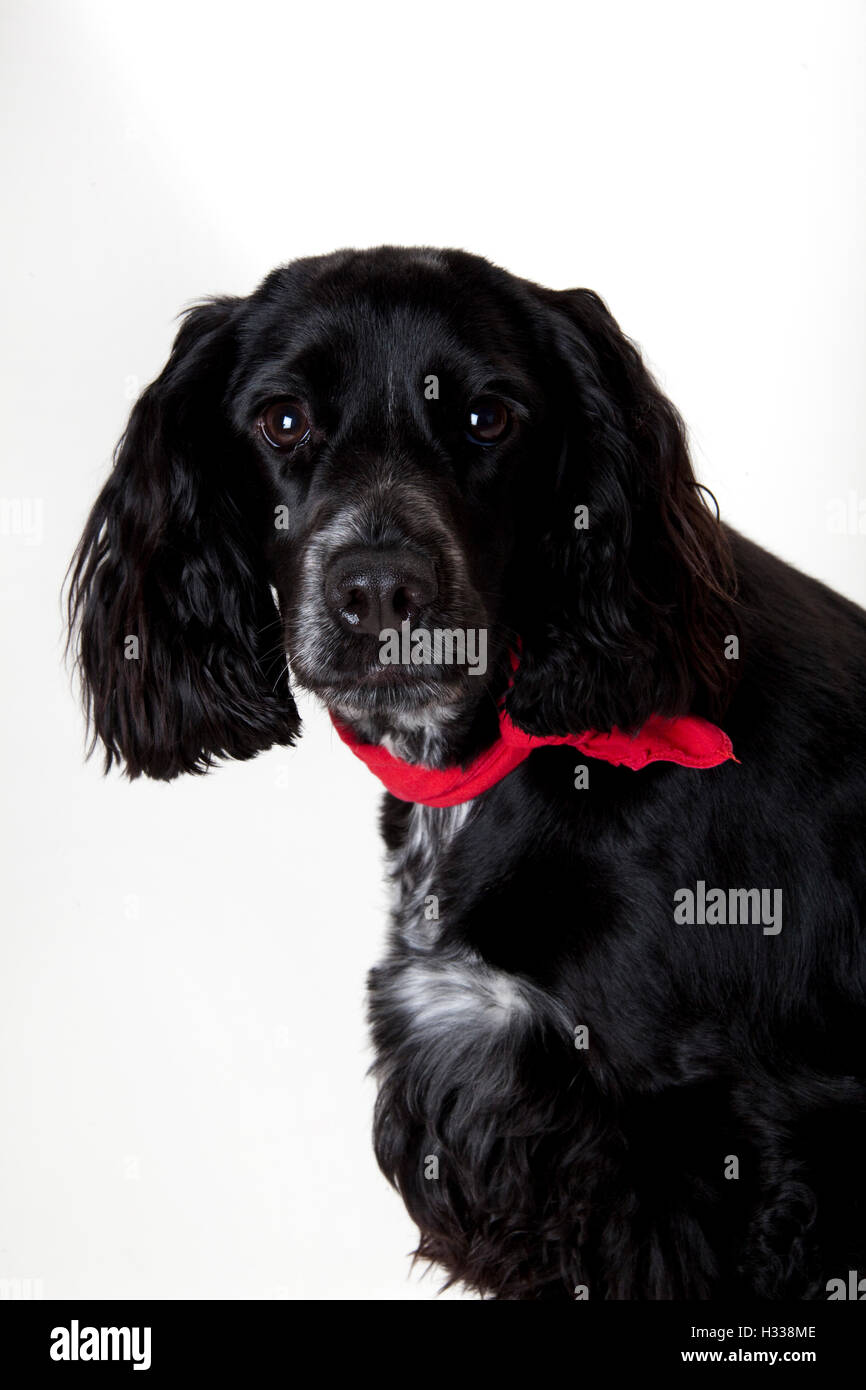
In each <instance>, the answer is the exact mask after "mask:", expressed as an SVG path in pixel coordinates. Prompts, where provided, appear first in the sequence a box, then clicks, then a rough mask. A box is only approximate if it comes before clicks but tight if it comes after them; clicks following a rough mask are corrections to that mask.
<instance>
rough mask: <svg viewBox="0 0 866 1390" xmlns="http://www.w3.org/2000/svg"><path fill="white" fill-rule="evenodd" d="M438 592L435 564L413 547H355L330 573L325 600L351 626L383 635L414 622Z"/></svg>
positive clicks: (341, 620)
mask: <svg viewBox="0 0 866 1390" xmlns="http://www.w3.org/2000/svg"><path fill="white" fill-rule="evenodd" d="M437 593H438V588H437V585H436V574H435V572H434V569H433V565H432V564H431V562H430V561H429V560H427V559H426V558H425V557H424V556H423V555H418V554H417V553H416V552H415V551H411V550H353V551H350V552H349V553H348V554H344V555H341V556H340V557H339V559H337V560H335V561H334V562H333V563H332V564H331V565H330V566H329V567H328V571H327V574H326V576H325V602H326V603H327V605H328V607H329V608H330V610H331V612H332V613H333V614H334V616H335V617H336V618H338V619H339V620H340V622H341V623H342V624H343V626H344V627H346V628H348V629H349V631H350V632H368V633H373V634H374V635H375V636H376V637H378V635H379V633H380V632H382V631H383V630H384V629H385V628H399V627H400V625H401V623H404V622H405V621H406V620H407V618H408V619H409V621H410V622H414V621H415V620H416V619H417V618H418V616H419V614H420V613H421V612H422V610H423V609H424V608H426V607H427V606H428V604H430V603H432V602H433V600H434V599H435V597H436V594H437Z"/></svg>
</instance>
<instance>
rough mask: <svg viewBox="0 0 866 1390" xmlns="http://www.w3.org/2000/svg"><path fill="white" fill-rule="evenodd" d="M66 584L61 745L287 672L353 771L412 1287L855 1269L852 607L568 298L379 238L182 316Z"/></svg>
mask: <svg viewBox="0 0 866 1390" xmlns="http://www.w3.org/2000/svg"><path fill="white" fill-rule="evenodd" d="M68 604H69V620H70V631H71V634H72V638H71V640H72V641H73V644H74V650H75V651H76V656H77V663H78V665H79V666H80V672H81V678H82V682H83V690H84V698H85V703H86V707H87V712H88V717H89V722H90V726H91V728H92V733H93V743H94V744H96V743H100V742H101V744H102V745H103V746H104V749H105V762H106V769H108V768H110V767H111V766H112V765H113V764H115V763H118V764H121V765H122V766H124V767H125V769H126V772H127V773H128V775H129V776H130V777H138V776H139V775H141V774H144V775H146V776H149V777H154V778H162V779H170V778H174V777H176V776H177V775H179V774H180V773H203V772H206V771H207V770H208V769H209V768H211V767H212V765H213V764H214V763H215V762H216V761H217V760H219V759H226V758H237V759H247V758H251V757H253V756H255V755H256V754H257V753H259V752H260V751H262V750H264V749H267V748H269V747H271V746H272V745H274V744H281V745H289V744H293V743H294V742H295V740H296V738H297V736H298V733H299V727H300V723H299V717H298V713H297V709H296V706H295V703H294V701H293V698H292V693H291V683H294V684H295V685H298V686H301V687H304V688H306V689H307V690H308V691H312V692H314V693H315V695H316V696H318V698H319V699H320V700H321V701H322V702H323V704H324V705H325V706H326V707H327V709H328V711H329V712H330V713H331V716H332V718H333V719H334V721H335V724H336V727H337V729H338V731H339V732H340V734H341V737H342V738H344V739H345V741H346V742H347V743H348V744H349V746H350V748H352V750H353V751H354V752H356V753H357V754H358V755H359V756H361V757H362V758H364V760H365V761H367V762H368V763H369V765H370V766H371V768H372V769H373V770H374V771H375V772H376V773H377V775H379V776H380V777H381V779H382V780H383V782H384V783H385V786H386V787H387V788H390V790H388V791H387V793H386V797H385V804H384V809H383V813H382V830H383V834H384V840H385V845H386V849H387V857H388V871H389V875H390V878H391V881H392V883H393V888H394V909H393V916H392V922H391V927H390V936H389V943H388V947H387V953H386V955H385V958H384V960H383V961H382V963H381V964H380V965H378V966H377V967H376V968H375V969H373V970H372V972H371V975H370V983H369V1008H370V1022H371V1031H372V1039H373V1045H374V1052H375V1061H374V1066H373V1069H374V1073H375V1076H376V1078H377V1081H378V1100H377V1104H376V1110H375V1121H374V1142H375V1150H376V1155H377V1158H378V1162H379V1164H380V1166H381V1168H382V1170H383V1172H384V1173H385V1175H386V1176H387V1178H388V1179H389V1180H390V1181H391V1183H393V1185H394V1186H395V1187H396V1188H397V1189H398V1190H399V1193H400V1194H401V1196H402V1198H403V1200H404V1202H405V1204H406V1207H407V1209H408V1211H409V1213H410V1215H411V1217H412V1219H413V1220H414V1222H415V1223H416V1224H417V1226H418V1229H419V1233H420V1235H419V1242H418V1247H417V1252H416V1255H417V1256H418V1257H420V1258H422V1259H424V1260H426V1261H430V1262H432V1263H433V1264H434V1265H436V1266H439V1267H441V1269H442V1270H443V1271H444V1274H445V1277H446V1279H447V1282H448V1283H452V1284H453V1283H456V1284H459V1285H461V1286H463V1287H465V1288H466V1289H467V1290H469V1291H472V1292H474V1293H476V1294H477V1295H479V1296H481V1297H482V1298H486V1299H496V1300H541V1301H554V1302H555V1301H563V1300H573V1299H575V1298H577V1299H585V1298H590V1299H608V1300H610V1299H630V1300H673V1299H732V1298H739V1299H747V1300H780V1299H789V1298H794V1299H821V1298H826V1297H827V1296H828V1293H827V1290H828V1289H829V1288H830V1287H831V1281H833V1280H837V1279H839V1278H841V1279H844V1278H846V1277H847V1275H848V1271H850V1270H852V1269H853V1270H859V1271H862V1272H866V1239H864V1229H866V1220H864V1217H866V1203H864V1180H863V1174H864V1171H866V1165H864V1159H866V1123H864V1121H866V1085H864V1071H866V1068H864V1060H866V1058H864V1039H866V1012H864V937H863V931H862V926H861V924H862V920H863V909H864V901H866V833H864V832H866V741H864V712H866V614H864V612H863V611H862V610H861V609H859V608H857V607H856V606H855V605H854V604H852V603H850V602H848V601H847V600H846V599H845V598H843V597H841V596H840V595H838V594H836V593H834V592H832V591H831V590H830V589H828V588H826V587H825V586H824V585H822V584H820V583H818V582H817V581H815V580H813V579H811V578H808V577H807V576H805V575H804V574H802V573H799V572H798V571H796V570H795V569H793V568H791V567H789V566H788V565H786V564H784V563H783V562H782V561H780V560H779V559H776V558H774V557H773V556H771V555H770V554H768V553H766V552H765V551H764V550H762V549H761V548H759V547H758V546H757V545H755V544H753V543H752V542H751V541H749V540H747V539H745V538H744V537H743V536H741V535H739V534H738V533H736V532H735V531H733V530H732V529H730V528H729V527H727V526H725V525H724V524H723V523H722V522H721V521H720V520H719V518H718V509H717V508H716V507H715V506H714V505H713V499H710V498H709V497H708V495H707V494H706V490H705V489H703V488H701V487H700V486H699V484H698V483H697V482H696V480H695V476H694V472H693V469H692V464H691V462H690V458H689V451H688V445H687V437H686V432H685V428H684V425H683V422H682V419H681V417H680V415H679V414H678V412H677V410H676V408H675V407H674V406H673V405H672V403H671V402H670V401H669V400H668V399H667V398H666V397H665V395H664V393H663V392H662V391H661V389H660V388H659V386H658V384H657V383H656V382H655V380H654V379H653V377H652V376H651V374H650V373H649V371H648V370H647V368H646V366H645V365H644V363H643V360H642V357H641V354H640V351H639V350H638V348H637V347H636V346H635V344H633V343H632V342H631V341H630V340H629V339H628V338H627V337H626V336H625V335H624V333H623V332H622V331H621V330H620V328H619V327H618V325H617V323H616V322H615V320H614V318H613V317H612V316H611V314H610V312H609V311H608V309H607V307H606V306H605V304H604V302H603V301H602V300H601V299H600V298H599V297H598V296H597V295H596V294H595V293H594V292H592V291H590V290H587V289H574V290H563V291H553V290H549V289H546V288H543V287H541V286H539V285H536V284H533V283H531V282H529V281H527V280H523V279H520V278H517V277H516V276H513V275H511V274H509V273H507V272H506V271H504V270H502V269H499V268H497V267H496V266H494V265H492V264H491V263H489V262H488V261H486V260H484V259H482V258H480V257H478V256H474V255H470V254H468V253H466V252H463V251H458V250H436V249H425V248H419V249H405V248H394V247H381V248H379V249H376V250H370V251H351V250H347V251H341V252H337V253H334V254H332V255H326V256H321V257H312V258H308V259H303V260H298V261H295V262H294V263H292V264H290V265H288V266H285V267H283V268H281V269H278V270H275V271H274V272H273V273H272V274H270V275H269V276H268V277H267V278H266V279H265V280H264V281H263V283H262V284H261V285H260V287H259V288H258V289H257V290H256V291H255V292H254V293H253V294H251V295H250V296H249V297H247V298H229V297H221V298H213V299H210V300H208V301H206V302H203V303H200V304H198V305H196V306H195V307H193V308H192V309H191V310H189V311H187V313H186V315H185V318H184V320H183V323H182V326H181V327H180V330H179V332H178V334H177V337H176V340H175V343H174V346H173V349H172V352H171V355H170V358H169V360H168V362H167V364H166V366H165V368H164V370H163V371H162V373H161V375H160V376H159V377H158V378H157V380H156V381H154V382H153V384H152V385H150V386H148V387H147V389H146V390H145V391H144V393H143V394H142V395H141V397H140V399H139V400H138V402H137V403H136V404H135V406H134V408H133V410H132V413H131V417H130V420H129V424H128V427H127V429H126V432H125V434H124V435H123V438H122V440H121V442H120V444H119V445H118V449H117V452H116V455H115V461H114V467H113V470H112V472H111V474H110V476H109V478H108V481H107V482H106V484H105V486H104V488H103V490H102V492H101V494H100V496H99V498H98V500H97V501H96V504H95V506H94V508H93V511H92V513H91V515H90V518H89V520H88V522H87V525H86V528H85V530H84V534H83V536H82V539H81V542H80V545H79V548H78V550H77V552H76V556H75V558H74V560H73V562H72V565H71V568H70V586H69V593H68ZM472 634H475V637H476V639H478V638H479V635H481V634H483V639H484V640H483V646H484V660H483V662H482V660H481V659H480V653H481V644H480V641H478V640H476V642H475V647H474V648H472V650H474V651H475V656H476V659H475V660H474V662H470V660H469V659H468V656H467V655H466V653H467V652H469V651H470V647H471V643H470V641H469V639H470V637H471V635H472ZM443 635H444V636H443ZM461 636H462V638H463V639H464V643H463V647H461V645H460V641H459V640H458V639H460V638H461ZM130 638H132V639H134V651H133V652H132V655H133V657H134V659H130V647H129V642H130ZM440 638H441V640H440ZM437 643H438V646H437ZM449 644H450V645H449ZM464 648H465V650H464ZM388 653H390V658H389V659H387V660H386V659H385V657H386V654H388ZM401 653H402V655H401ZM324 891H326V889H325V887H324V885H323V892H324ZM339 930H340V928H339V924H338V923H337V924H335V941H336V942H337V943H339Z"/></svg>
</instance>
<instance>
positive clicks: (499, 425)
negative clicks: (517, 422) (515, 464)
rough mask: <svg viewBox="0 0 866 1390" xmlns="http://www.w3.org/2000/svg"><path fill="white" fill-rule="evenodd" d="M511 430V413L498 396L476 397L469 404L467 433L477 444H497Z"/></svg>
mask: <svg viewBox="0 0 866 1390" xmlns="http://www.w3.org/2000/svg"><path fill="white" fill-rule="evenodd" d="M510 428H511V411H510V410H509V409H508V406H507V405H506V404H505V402H504V401H500V400H497V398H496V396H476V398H475V400H474V401H470V402H469V414H468V417H467V420H466V433H467V434H468V435H469V438H470V439H472V440H474V442H475V443H476V444H497V443H498V442H499V440H500V439H504V438H505V435H506V434H507V433H508V431H509V430H510Z"/></svg>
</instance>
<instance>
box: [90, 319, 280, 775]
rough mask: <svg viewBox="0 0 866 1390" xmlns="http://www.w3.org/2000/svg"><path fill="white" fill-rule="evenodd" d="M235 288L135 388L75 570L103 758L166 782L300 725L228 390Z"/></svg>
mask: <svg viewBox="0 0 866 1390" xmlns="http://www.w3.org/2000/svg"><path fill="white" fill-rule="evenodd" d="M242 311H243V301H242V300H231V299H215V300H211V301H209V302H207V303H206V304H202V305H199V306H198V307H196V308H194V309H192V310H190V311H189V312H188V313H187V315H186V318H185V320H184V323H183V325H182V327H181V329H180V331H179V333H178V335H177V337H176V339H175V343H174V347H173V348H172V352H171V356H170V358H169V360H168V362H167V363H166V366H165V367H164V369H163V371H162V372H161V374H160V375H159V377H157V379H156V381H154V382H153V383H152V384H151V385H150V386H148V387H147V389H146V390H145V391H144V392H143V394H142V395H141V397H140V398H139V400H138V401H137V402H136V404H135V406H134V408H133V411H132V415H131V416H130V420H129V424H128V425H127V428H126V432H125V434H124V436H123V438H122V439H121V441H120V444H119V445H118V448H117V451H116V454H115V462H114V469H113V471H112V473H111V475H110V477H109V479H108V481H107V482H106V484H105V486H104V487H103V489H102V492H101V494H100V496H99V498H98V500H97V502H96V505H95V506H94V508H93V511H92V512H91V515H90V518H89V520H88V522H87V525H86V526H85V529H84V534H83V536H82V538H81V542H80V544H79V546H78V550H77V551H76V554H75V556H74V559H73V561H72V566H71V573H70V588H69V619H70V634H71V639H72V641H74V642H75V643H76V644H77V648H78V668H79V671H80V674H81V679H82V687H83V694H84V700H85V705H86V709H87V713H88V716H89V722H90V727H91V729H92V731H93V735H94V742H95V741H96V739H97V738H98V739H99V740H101V742H102V744H103V745H104V747H105V761H106V770H108V768H109V767H110V766H111V764H112V763H113V762H114V761H117V762H120V763H123V764H125V766H126V771H127V773H128V774H129V776H130V777H138V776H140V775H141V774H142V773H144V775H145V776H147V777H155V778H160V779H164V780H168V779H170V778H173V777H176V776H177V775H178V774H179V773H181V772H206V771H207V769H208V768H209V767H210V766H211V765H212V763H213V762H214V760H215V759H217V758H238V759H246V758H251V757H253V756H254V755H255V754H256V753H258V752H259V751H260V750H262V749H264V748H269V747H270V746H271V745H272V744H274V743H280V744H290V743H292V742H293V740H294V738H295V736H296V735H297V732H298V729H299V727H300V720H299V718H298V712H297V709H296V707H295V703H294V700H293V698H292V695H291V692H290V690H289V681H288V671H287V667H286V658H285V652H284V650H283V645H282V641H281V624H280V618H279V614H278V612H277V608H276V605H275V603H274V599H273V596H272V593H271V587H270V583H269V578H268V573H267V570H266V566H265V561H264V552H263V532H264V511H263V502H262V499H261V498H260V497H259V496H258V494H257V490H256V483H255V470H254V469H253V468H251V466H250V459H249V456H248V452H247V451H246V450H245V446H244V443H243V441H242V440H240V439H239V438H238V437H237V435H236V434H234V433H233V432H232V430H231V428H230V426H229V422H228V420H227V417H226V411H225V393H226V388H227V383H228V380H229V376H230V373H231V370H232V366H233V363H234V358H235V352H236V331H237V324H238V319H239V317H240V315H241V313H242Z"/></svg>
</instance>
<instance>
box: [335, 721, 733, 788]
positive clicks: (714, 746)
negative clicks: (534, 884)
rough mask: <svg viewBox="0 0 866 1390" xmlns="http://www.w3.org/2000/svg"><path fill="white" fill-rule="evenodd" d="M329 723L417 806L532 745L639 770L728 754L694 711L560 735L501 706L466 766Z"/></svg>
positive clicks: (723, 758)
mask: <svg viewBox="0 0 866 1390" xmlns="http://www.w3.org/2000/svg"><path fill="white" fill-rule="evenodd" d="M331 719H332V721H333V724H334V728H335V729H336V730H337V733H338V734H339V735H340V738H341V739H342V740H343V742H344V743H346V744H348V746H349V747H350V748H351V750H352V752H353V753H355V754H356V755H357V756H358V757H359V758H360V759H361V761H362V762H364V763H366V764H367V766H368V768H369V769H370V771H371V772H374V773H375V774H376V776H377V777H378V778H379V781H380V782H383V783H384V785H385V787H386V788H387V789H388V791H389V792H391V793H392V794H393V795H394V796H396V797H399V798H400V800H401V801H415V802H420V803H421V805H422V806H459V805H460V803H461V802H463V801H471V800H472V798H473V797H475V796H480V794H481V793H482V792H486V791H487V790H488V789H489V788H490V787H493V786H495V785H496V783H497V782H501V781H502V778H503V777H507V776H508V774H509V772H513V771H514V769H515V768H516V767H519V766H520V764H521V763H522V762H523V761H524V760H525V759H526V758H528V757H529V755H530V753H531V752H532V751H533V749H535V748H561V747H563V746H566V747H569V748H577V749H579V750H580V752H581V753H585V754H586V755H587V757H590V758H601V759H602V760H603V761H604V762H607V763H613V764H614V766H615V767H630V768H631V769H632V770H633V771H634V772H638V771H639V770H640V769H641V768H642V767H646V765H647V763H656V762H667V763H679V765H680V767H695V768H703V767H718V766H719V764H720V763H724V762H727V761H728V759H729V758H733V760H734V762H736V761H737V759H736V758H734V750H733V748H732V747H731V740H730V739H729V738H728V736H727V734H725V733H723V732H722V730H721V729H717V728H716V726H715V724H710V723H709V722H708V720H706V719H700V718H699V717H698V716H697V715H693V714H687V715H683V716H682V717H680V718H677V719H663V718H661V717H660V716H659V715H657V714H653V715H651V716H650V718H649V719H648V720H647V722H646V724H644V726H643V728H642V729H641V730H640V732H639V733H637V734H635V735H634V736H632V735H631V734H624V733H622V732H621V731H620V730H619V729H613V730H612V731H611V732H610V733H609V734H600V733H597V732H596V731H595V730H592V729H590V730H588V731H587V732H586V733H583V734H567V735H566V736H565V737H564V738H555V737H553V736H551V737H543V738H540V737H538V736H537V735H535V734H525V733H523V731H522V730H521V729H518V728H517V726H516V725H515V724H512V722H511V720H510V719H509V717H508V715H507V714H506V713H505V711H504V710H501V711H500V715H499V738H498V739H497V740H496V742H495V743H493V744H491V746H490V747H489V748H486V749H485V750H484V752H483V753H479V755H478V757H477V758H475V759H474V761H473V762H471V763H470V764H469V766H468V767H446V768H431V767H422V766H421V765H420V764H419V763H406V762H403V760H402V758H395V757H394V755H393V754H392V753H389V752H388V750H387V749H386V748H382V747H380V745H379V744H377V743H362V742H361V740H360V739H359V738H357V737H356V736H355V734H353V733H352V731H351V729H349V728H347V727H346V725H345V724H341V723H340V722H339V721H338V720H337V719H335V718H334V716H333V715H331Z"/></svg>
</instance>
